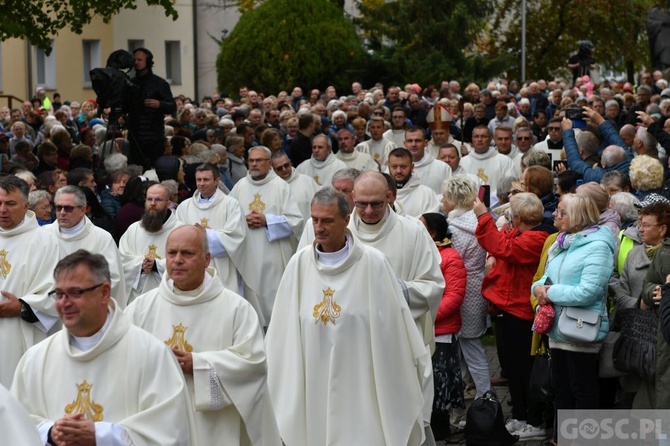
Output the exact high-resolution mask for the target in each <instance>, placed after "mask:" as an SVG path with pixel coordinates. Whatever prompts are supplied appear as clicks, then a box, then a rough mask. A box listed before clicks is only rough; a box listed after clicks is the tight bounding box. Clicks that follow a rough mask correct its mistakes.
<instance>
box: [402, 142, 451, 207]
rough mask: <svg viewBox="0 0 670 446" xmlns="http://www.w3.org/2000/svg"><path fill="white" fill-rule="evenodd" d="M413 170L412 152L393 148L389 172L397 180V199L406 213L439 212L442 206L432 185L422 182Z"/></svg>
mask: <svg viewBox="0 0 670 446" xmlns="http://www.w3.org/2000/svg"><path fill="white" fill-rule="evenodd" d="M443 164H444V163H443ZM445 165H446V164H445ZM413 171H414V165H413V163H412V154H411V153H410V152H409V151H408V150H407V149H400V148H398V149H393V150H392V151H391V153H390V154H389V173H390V174H391V176H392V177H393V179H394V180H395V182H396V186H397V188H398V197H397V201H398V202H399V203H400V204H401V205H402V208H403V209H404V211H405V214H407V215H409V216H411V217H416V218H419V217H420V216H421V215H422V214H425V213H426V212H437V210H438V208H439V206H440V202H439V200H438V199H437V195H435V192H433V190H432V189H431V188H430V187H428V186H424V185H423V184H421V180H420V179H419V178H418V177H417V176H416V175H414V174H413Z"/></svg>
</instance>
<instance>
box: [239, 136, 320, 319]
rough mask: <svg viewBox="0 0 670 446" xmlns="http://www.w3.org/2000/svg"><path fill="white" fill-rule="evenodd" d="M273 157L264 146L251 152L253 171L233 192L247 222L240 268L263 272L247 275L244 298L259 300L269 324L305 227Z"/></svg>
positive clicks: (250, 161)
mask: <svg viewBox="0 0 670 446" xmlns="http://www.w3.org/2000/svg"><path fill="white" fill-rule="evenodd" d="M324 139H326V140H328V141H330V139H329V138H328V137H324ZM314 140H315V142H316V141H317V138H314ZM271 157H272V153H271V152H270V149H268V148H267V147H264V146H256V147H253V148H252V149H251V150H249V172H248V173H247V176H246V177H245V178H242V179H241V180H240V181H238V182H237V184H236V185H235V187H234V188H233V190H232V191H230V198H233V199H235V200H237V201H238V202H239V203H240V206H241V207H242V212H244V213H245V218H246V223H247V237H246V249H245V252H244V255H243V259H242V263H241V265H239V266H238V268H241V269H243V270H245V271H262V274H251V275H248V276H247V278H246V279H245V281H244V295H245V297H247V298H251V297H253V298H254V300H256V299H257V300H258V302H259V303H260V306H261V311H262V313H263V319H264V320H265V323H266V324H268V323H269V322H270V316H271V315H272V308H273V306H274V301H275V295H276V294H277V287H278V286H279V281H280V280H281V277H282V274H283V273H284V268H286V265H287V264H288V261H289V259H290V258H291V256H292V255H293V253H294V252H295V246H296V244H297V240H298V238H299V237H300V234H301V233H302V225H303V217H302V214H301V212H300V208H298V204H297V203H296V201H295V200H294V199H293V197H292V196H291V187H290V186H289V185H288V183H286V181H284V180H282V179H281V178H280V177H279V176H277V175H276V174H275V173H274V171H273V170H272V163H271Z"/></svg>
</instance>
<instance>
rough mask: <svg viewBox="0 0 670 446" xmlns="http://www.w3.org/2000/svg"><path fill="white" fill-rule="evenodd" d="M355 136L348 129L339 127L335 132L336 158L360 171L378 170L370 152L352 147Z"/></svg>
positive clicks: (354, 142)
mask: <svg viewBox="0 0 670 446" xmlns="http://www.w3.org/2000/svg"><path fill="white" fill-rule="evenodd" d="M355 144H356V137H355V136H354V134H353V133H352V132H351V130H349V129H341V130H339V131H338V132H337V147H338V149H339V150H338V152H337V153H336V154H335V156H336V157H337V159H339V160H340V161H342V162H343V163H344V164H346V165H347V167H349V168H350V169H356V170H360V171H361V172H369V171H373V172H374V171H379V166H378V165H377V163H375V162H374V160H373V159H372V157H371V156H370V154H368V153H364V152H361V151H358V150H355V149H354V145H355Z"/></svg>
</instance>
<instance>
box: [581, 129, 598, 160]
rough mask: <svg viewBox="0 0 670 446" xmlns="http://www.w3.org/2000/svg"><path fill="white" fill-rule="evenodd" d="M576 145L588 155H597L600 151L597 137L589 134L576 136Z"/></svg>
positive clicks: (585, 132) (582, 133) (583, 133)
mask: <svg viewBox="0 0 670 446" xmlns="http://www.w3.org/2000/svg"><path fill="white" fill-rule="evenodd" d="M577 144H578V145H579V147H580V148H581V149H582V150H583V151H584V153H586V154H588V155H593V154H596V153H598V150H599V149H600V141H598V137H597V136H596V135H594V134H593V133H591V132H587V131H584V132H581V133H580V134H579V135H577Z"/></svg>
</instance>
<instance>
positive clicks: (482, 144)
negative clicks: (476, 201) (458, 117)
mask: <svg viewBox="0 0 670 446" xmlns="http://www.w3.org/2000/svg"><path fill="white" fill-rule="evenodd" d="M490 144H491V133H490V132H489V129H488V128H487V127H486V126H483V125H480V126H477V127H475V128H474V129H473V130H472V147H473V150H472V151H471V152H470V154H469V155H468V156H464V157H463V159H461V166H462V167H463V170H464V171H465V172H467V173H470V174H472V175H475V176H476V177H479V178H480V179H481V180H482V181H483V182H484V184H488V185H489V186H491V204H492V205H494V204H496V203H497V201H498V199H497V198H496V197H497V192H498V181H500V179H502V178H503V177H506V176H514V172H515V171H514V164H513V163H512V160H511V159H510V158H509V157H507V156H506V155H503V154H501V153H498V151H497V150H496V148H495V147H491V146H490Z"/></svg>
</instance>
